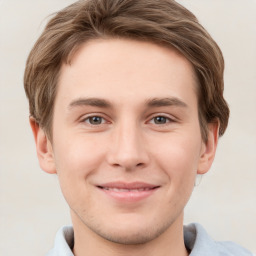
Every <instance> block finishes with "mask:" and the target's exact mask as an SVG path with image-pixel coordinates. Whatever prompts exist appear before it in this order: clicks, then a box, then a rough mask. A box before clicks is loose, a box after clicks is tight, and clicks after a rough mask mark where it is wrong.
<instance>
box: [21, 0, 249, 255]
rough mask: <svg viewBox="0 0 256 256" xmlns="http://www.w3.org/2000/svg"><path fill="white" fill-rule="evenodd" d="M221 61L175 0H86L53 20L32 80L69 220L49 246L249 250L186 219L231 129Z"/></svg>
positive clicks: (127, 251)
mask: <svg viewBox="0 0 256 256" xmlns="http://www.w3.org/2000/svg"><path fill="white" fill-rule="evenodd" d="M223 69H224V61H223V57H222V54H221V51H220V49H219V47H218V46H217V44H216V43H215V42H214V40H213V39H212V38H211V37H210V35H209V34H208V33H207V32H206V31H205V29H204V28H203V27H202V26H201V25H200V24H199V23H198V21H197V19H196V17H195V16H194V15H193V14H192V13H190V12H189V11H188V10H186V9H185V8H184V7H182V6H181V5H179V4H177V3H176V2H175V1H172V0H154V1H153V0H152V1H151V0H140V1H137V0H87V1H78V2H76V3H74V4H73V5H71V6H69V7H67V8H65V9H64V10H62V11H60V12H59V13H57V14H56V15H55V17H53V18H52V19H51V20H50V22H49V23H48V25H47V26H46V28H45V31H44V32H43V34H42V35H41V36H40V38H39V39H38V41H37V42H36V44H35V46H34V48H33V49H32V51H31V53H30V56H29V58H28V61H27V66H26V71H25V78H24V85H25V90H26V94H27V97H28V99H29V104H30V114H31V117H30V124H31V127H32V130H33V133H34V137H35V142H36V148H37V155H38V159H39V163H40V166H41V168H42V169H43V170H44V171H45V172H47V173H51V174H57V175H58V178H59V181H60V186H61V189H62V192H63V195H64V197H65V199H66V201H67V203H68V205H69V206H70V210H71V218H72V223H73V228H72V227H64V228H62V229H61V230H60V231H59V233H58V234H57V237H56V242H55V246H54V248H53V250H51V251H50V252H49V254H48V255H62V256H65V255H76V256H79V255H99V256H100V255H106V256H108V255H111V256H114V255H148V256H151V255H158V256H164V255H176V256H185V255H192V256H193V255H197V256H198V255H239V256H242V255H252V254H251V253H250V252H248V251H247V250H245V249H243V248H241V247H240V246H238V245H235V244H233V243H220V242H219V243H217V242H214V241H213V240H212V239H211V238H210V237H209V236H208V235H207V233H206V231H205V230H204V229H203V228H202V227H201V226H200V225H199V224H191V225H189V226H187V227H184V228H183V211H184V207H185V205H186V203H187V202H188V200H189V197H190V195H191V193H192V190H193V187H194V183H195V179H196V176H197V175H198V174H204V173H206V172H207V171H208V170H209V169H210V166H211V164H212V162H213V159H214V155H215V151H216V147H217V142H218V137H219V136H221V135H223V134H224V132H225V129H226V127H227V123H228V117H229V109H228V106H227V104H226V102H225V100H224V98H223Z"/></svg>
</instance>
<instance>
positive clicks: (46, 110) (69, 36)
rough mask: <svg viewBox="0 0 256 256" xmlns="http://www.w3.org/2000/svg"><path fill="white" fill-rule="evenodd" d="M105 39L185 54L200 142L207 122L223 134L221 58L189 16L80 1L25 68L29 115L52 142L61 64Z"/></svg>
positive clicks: (174, 10) (139, 4)
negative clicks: (193, 82)
mask: <svg viewBox="0 0 256 256" xmlns="http://www.w3.org/2000/svg"><path fill="white" fill-rule="evenodd" d="M107 37H108V38H109V37H110V38H117V37H118V38H129V39H135V40H146V41H150V42H153V43H157V44H163V45H165V46H169V47H172V48H175V49H176V50H177V51H179V52H180V53H181V54H183V55H184V56H185V57H186V58H187V59H188V60H189V61H190V62H191V63H192V65H193V67H194V70H195V73H196V76H197V80H198V111H199V121H200V127H201V132H202V138H203V139H204V140H205V141H206V140H207V133H208V129H207V123H211V122H215V121H216V120H219V122H220V130H219V135H220V136H221V135H222V134H223V133H224V132H225V130H226V127H227V124H228V118H229V108H228V106H227V103H226V101H225V99H224V97H223V90H224V82H223V72H224V60H223V56H222V53H221V50H220V49H219V47H218V45H217V44H216V42H215V41H214V40H213V39H212V37H211V36H210V35H209V34H208V33H207V31H206V30H205V29H204V28H203V27H202V26H201V25H200V24H199V22H198V20H197V18H196V17H195V16H194V15H193V14H192V13H191V12H190V11H188V10H187V9H186V8H184V7H183V6H181V5H180V4H178V3H177V2H175V1H174V0H80V1H77V2H75V3H74V4H72V5H70V6H68V7H66V8H65V9H63V10H62V11H60V12H58V13H57V14H56V15H55V16H54V17H53V18H52V19H51V20H50V21H49V22H48V24H47V26H46V28H45V30H44V31H43V33H42V35H41V36H40V37H39V39H38V40H37V42H36V43H35V45H34V47H33V49H32V51H31V53H30V55H29V57H28V60H27V64H26V70H25V76H24V87H25V91H26V95H27V97H28V99H29V106H30V115H31V116H32V117H34V119H35V120H36V121H37V122H38V124H39V125H40V126H41V127H42V128H43V129H44V130H45V131H46V133H47V135H48V136H49V137H50V138H51V123H52V116H53V106H54V100H55V96H56V92H57V84H58V77H59V75H60V68H61V65H62V64H63V63H68V62H69V60H70V58H71V57H72V55H73V53H74V52H75V51H76V50H77V49H78V47H79V46H80V45H81V44H82V43H84V42H86V41H88V40H91V39H97V38H107Z"/></svg>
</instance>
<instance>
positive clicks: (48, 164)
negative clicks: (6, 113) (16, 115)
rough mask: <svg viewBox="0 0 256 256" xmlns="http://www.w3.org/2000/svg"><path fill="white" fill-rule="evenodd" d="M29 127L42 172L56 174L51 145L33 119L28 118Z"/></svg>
mask: <svg viewBox="0 0 256 256" xmlns="http://www.w3.org/2000/svg"><path fill="white" fill-rule="evenodd" d="M29 122H30V126H31V129H32V132H33V134H34V139H35V143H36V152H37V158H38V160H39V164H40V167H41V169H42V170H44V171H45V172H47V173H50V174H54V173H56V168H55V161H54V155H53V149H52V143H51V142H50V140H49V139H48V137H47V136H46V134H45V131H44V130H43V129H42V128H41V127H40V126H39V124H38V123H37V122H36V121H35V119H34V118H33V117H30V118H29Z"/></svg>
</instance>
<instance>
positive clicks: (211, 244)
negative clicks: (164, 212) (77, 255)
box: [46, 223, 253, 256]
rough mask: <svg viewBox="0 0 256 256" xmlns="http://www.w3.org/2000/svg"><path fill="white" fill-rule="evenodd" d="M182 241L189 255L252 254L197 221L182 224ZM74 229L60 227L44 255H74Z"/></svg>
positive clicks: (227, 255) (222, 255)
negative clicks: (217, 238) (212, 234)
mask: <svg viewBox="0 0 256 256" xmlns="http://www.w3.org/2000/svg"><path fill="white" fill-rule="evenodd" d="M184 241H185V245H186V248H187V249H188V250H190V251H191V253H190V254H189V255H190V256H253V254H252V253H251V252H249V251H248V250H246V249H244V248H243V247H241V246H239V245H237V244H235V243H233V242H216V241H214V240H213V239H212V238H211V237H210V236H209V235H208V234H207V232H206V231H205V229H204V228H203V227H202V226H201V225H200V224H197V223H192V224H190V225H187V226H184ZM73 245H74V231H73V228H72V227H71V226H65V227H63V228H61V229H60V230H59V231H58V233H57V235H56V238H55V244H54V248H53V249H52V250H51V251H49V253H48V254H47V255H46V256H74V254H73V253H72V248H73Z"/></svg>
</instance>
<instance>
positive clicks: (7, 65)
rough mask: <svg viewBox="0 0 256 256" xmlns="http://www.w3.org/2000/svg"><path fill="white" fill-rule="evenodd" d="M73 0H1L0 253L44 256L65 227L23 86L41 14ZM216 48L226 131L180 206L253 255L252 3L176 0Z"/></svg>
mask: <svg viewBox="0 0 256 256" xmlns="http://www.w3.org/2000/svg"><path fill="white" fill-rule="evenodd" d="M73 2H74V1H72V0H37V1H34V0H22V1H21V0H6V1H5V0H2V1H1V0H0V225H1V228H0V255H5V256H12V255H26V256H32V255H45V253H46V252H47V251H48V250H49V249H50V248H51V247H52V245H53V241H54V237H55V233H56V231H57V230H58V228H59V227H61V226H62V225H66V224H70V218H69V209H68V206H67V205H66V203H65V201H64V199H63V198H62V195H61V192H60V189H59V185H58V180H57V177H56V176H53V175H52V176H51V175H49V174H46V173H44V172H43V171H41V170H40V168H39V165H38V162H37V158H36V152H35V146H34V141H33V137H32V133H31V131H30V127H29V123H28V116H29V113H28V103H27V100H26V97H25V93H24V90H23V73H24V67H25V61H26V58H27V55H28V53H29V51H30V49H31V48H32V45H33V43H34V42H35V40H36V39H37V37H38V36H39V34H40V32H41V31H42V29H43V27H44V25H45V23H46V21H47V20H48V15H49V14H51V13H53V12H55V11H57V10H59V9H61V8H63V7H65V6H67V5H68V4H70V3H73ZM178 2H180V3H183V4H184V5H185V6H187V7H188V9H190V10H191V11H193V12H194V13H195V14H196V16H197V17H198V18H199V21H200V22H201V23H202V24H203V25H204V26H205V27H206V28H207V29H208V31H209V32H210V34H211V35H212V36H213V38H214V39H215V40H216V41H217V43H218V44H219V45H220V47H221V49H222V51H223V54H224V57H225V61H226V70H225V96H226V99H227V101H228V103H229V105H230V109H231V117H230V124H229V127H228V130H227V132H226V134H225V135H224V137H223V138H221V139H220V143H219V146H218V150H217V156H216V159H215V163H214V165H213V167H212V168H211V171H210V172H209V173H208V174H206V175H205V176H204V177H203V180H202V182H201V184H200V186H198V187H196V188H195V190H194V193H193V195H192V198H191V201H190V202H189V204H188V206H187V207H186V211H185V223H189V222H200V223H201V224H203V225H204V226H205V227H206V229H207V230H208V232H209V233H210V234H211V235H212V236H213V237H214V238H215V239H216V240H233V241H235V242H237V243H240V244H242V245H243V246H245V247H247V248H248V249H250V250H252V251H253V252H256V243H255V239H256V218H255V216H256V163H255V162H256V114H255V112H256V1H255V0H243V1H236V0H232V1H231V0H214V1H213V0H212V1H211V0H183V1H181V0H180V1H178Z"/></svg>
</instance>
